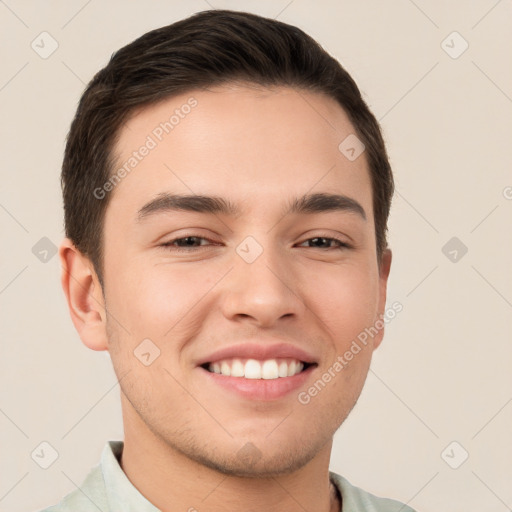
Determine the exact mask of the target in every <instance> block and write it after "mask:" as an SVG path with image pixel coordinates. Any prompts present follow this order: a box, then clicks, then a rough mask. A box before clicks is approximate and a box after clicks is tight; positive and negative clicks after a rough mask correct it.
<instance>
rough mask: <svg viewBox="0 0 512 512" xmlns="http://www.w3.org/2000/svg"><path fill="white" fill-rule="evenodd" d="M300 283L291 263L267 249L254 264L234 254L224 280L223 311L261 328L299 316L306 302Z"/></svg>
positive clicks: (227, 315) (229, 316)
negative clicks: (230, 268) (300, 291)
mask: <svg viewBox="0 0 512 512" xmlns="http://www.w3.org/2000/svg"><path fill="white" fill-rule="evenodd" d="M297 283H298V280H297V277H296V276H294V275H293V272H292V270H291V268H290V266H289V264H287V263H286V261H284V260H283V258H279V257H278V256H277V255H275V254H274V253H272V254H271V251H270V250H268V249H267V250H265V251H263V253H262V254H261V255H260V256H259V257H258V258H257V259H256V261H254V262H252V263H247V262H246V261H244V260H243V259H242V258H240V257H239V256H238V255H236V254H235V262H234V268H233V270H232V271H231V272H230V273H229V274H228V276H227V279H226V280H223V288H224V289H223V293H222V297H223V300H222V312H223V314H224V316H225V317H226V318H228V319H229V320H232V321H241V320H243V319H245V320H246V321H249V322H251V323H253V324H255V325H257V326H259V327H271V326H273V325H275V324H276V322H278V321H279V320H281V319H289V320H291V319H293V318H294V317H295V318H297V317H300V315H301V314H302V313H303V312H304V310H305V304H304V301H303V300H302V297H301V296H300V293H299V289H298V286H297Z"/></svg>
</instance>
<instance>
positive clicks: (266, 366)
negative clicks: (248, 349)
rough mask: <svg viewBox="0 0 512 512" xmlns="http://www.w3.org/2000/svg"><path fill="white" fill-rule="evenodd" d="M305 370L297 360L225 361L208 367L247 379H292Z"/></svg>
mask: <svg viewBox="0 0 512 512" xmlns="http://www.w3.org/2000/svg"><path fill="white" fill-rule="evenodd" d="M303 369H304V363H301V362H300V361H298V360H297V359H267V360H265V361H258V360H256V359H247V360H246V361H244V360H242V359H223V360H222V361H216V362H215V363H210V364H209V365H208V370H209V371H211V372H214V373H220V374H221V375H228V376H231V377H245V378H246V379H277V378H278V377H292V376H293V375H295V374H297V373H300V372H301V371H302V370H303Z"/></svg>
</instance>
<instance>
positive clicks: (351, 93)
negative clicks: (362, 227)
mask: <svg viewBox="0 0 512 512" xmlns="http://www.w3.org/2000/svg"><path fill="white" fill-rule="evenodd" d="M232 81H243V82H251V83H254V84H258V85H262V86H279V85H284V86H290V87H294V88H298V89H303V90H309V91H313V92H318V93H321V94H325V95H327V96H328V97H330V98H333V99H335V100H336V101H337V102H338V103H339V104H340V105H341V107H342V108H343V109H344V110H345V112H346V113H347V115H348V116H349V119H350V121H351V122H352V124H353V125H354V128H355V130H356V134H357V137H358V138H359V139H360V140H361V141H362V142H363V144H364V145H365V147H366V150H365V155H366V159H367V162H368V166H369V171H370V177H371V183H372V192H373V210H374V219H375V235H376V242H377V256H378V259H379V261H380V258H381V256H382V253H383V251H384V249H385V248H386V247H387V236H386V233H387V220H388V216H389V210H390V206H391V199H392V196H393V191H394V183H393V175H392V171H391V166H390V164H389V160H388V156H387V153H386V148H385V145H384V141H383V138H382V134H381V131H380V127H379V124H378V122H377V120H376V119H375V117H374V116H373V114H372V113H371V112H370V110H369V108H368V106H367V105H366V103H365V101H364V100H363V98H362V97H361V93H360V91H359V89H358V87H357V85H356V84H355V82H354V80H353V79H352V78H351V77H350V75H349V74H348V73H347V71H345V69H343V67H342V66H341V65H340V63H339V62H338V61H337V60H336V59H334V58H333V57H331V56H330V55H329V54H328V53H327V52H326V51H325V50H324V49H323V48H322V47H321V46H320V45H319V44H318V43H317V42H316V41H315V40H314V39H312V38H311V37H310V36H308V35H307V34H305V33H304V32H303V31H302V30H300V29H299V28H297V27H294V26H292V25H288V24H286V23H282V22H279V21H276V20H273V19H268V18H264V17H261V16H258V15H255V14H250V13H245V12H237V11H229V10H210V11H203V12H200V13H197V14H195V15H193V16H191V17H189V18H186V19H184V20H181V21H178V22H176V23H173V24H171V25H168V26H166V27H162V28H159V29H156V30H152V31H150V32H148V33H146V34H144V35H143V36H141V37H139V38H138V39H136V40H135V41H133V42H132V43H130V44H128V45H126V46H124V47H123V48H121V49H120V50H118V51H117V52H116V53H114V54H113V55H112V57H111V59H110V61H109V63H108V64H107V66H105V67H104V68H103V69H102V70H100V71H99V72H98V73H96V75H95V76H94V78H93V79H92V80H91V82H90V83H89V84H88V85H87V88H86V89H85V91H84V93H83V95H82V97H81V100H80V103H79V106H78V109H77V112H76V115H75V118H74V120H73V122H72V124H71V128H70V131H69V134H68V137H67V144H66V149H65V154H64V160H63V164H62V175H61V184H62V190H63V196H64V222H65V232H66V236H67V237H68V238H69V239H70V240H71V241H72V242H73V243H74V245H75V246H76V247H77V248H78V250H80V252H81V253H82V254H84V255H86V256H87V257H88V258H89V259H90V260H91V262H92V264H93V266H94V270H95V271H96V274H97V276H98V279H99V281H100V284H101V285H102V286H103V282H104V281H103V224H104V218H105V212H106V208H107V206H108V203H109V199H110V197H111V194H107V195H106V196H105V197H104V198H102V199H98V198H97V197H96V196H95V195H94V194H93V191H94V190H95V189H97V188H98V187H102V185H103V184H104V183H106V182H107V181H108V179H109V178H110V176H111V174H112V172H113V167H114V165H115V161H114V156H113V148H114V146H115V143H116V141H117V137H118V136H119V132H120V128H121V125H122V124H123V122H124V121H125V120H126V119H127V117H128V116H129V115H130V114H131V113H133V112H134V110H135V109H136V108H140V107H143V106H146V105H150V104H153V103H156V102H158V101H161V100H163V99H165V98H168V97H170V96H173V95H178V94H182V93H184V92H187V91H189V90H192V89H198V88H206V87H209V86H213V85H220V84H223V83H227V82H232ZM340 142H341V141H340Z"/></svg>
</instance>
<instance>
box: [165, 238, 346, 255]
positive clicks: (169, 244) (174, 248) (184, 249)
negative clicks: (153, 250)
mask: <svg viewBox="0 0 512 512" xmlns="http://www.w3.org/2000/svg"><path fill="white" fill-rule="evenodd" d="M187 238H196V239H198V240H207V241H208V242H213V240H210V239H208V238H205V237H202V236H196V235H187V236H182V237H179V238H175V239H173V240H169V242H166V243H165V244H162V245H161V247H165V248H167V249H169V250H171V251H174V252H191V251H195V250H197V249H200V248H201V247H206V246H204V245H200V246H189V247H179V246H173V245H172V244H174V243H175V242H178V241H181V240H185V239H187ZM316 239H324V240H328V241H332V242H336V243H338V244H339V245H338V247H327V248H322V247H310V249H323V250H326V251H328V250H333V249H334V250H335V249H339V250H344V249H351V246H350V245H349V244H347V243H346V242H343V241H342V240H340V239H339V238H336V237H327V236H314V237H311V238H308V239H306V240H304V242H309V241H311V240H316ZM304 242H301V243H304ZM214 243H215V242H214Z"/></svg>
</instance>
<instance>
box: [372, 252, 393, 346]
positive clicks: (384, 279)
mask: <svg viewBox="0 0 512 512" xmlns="http://www.w3.org/2000/svg"><path fill="white" fill-rule="evenodd" d="M391 259H392V253H391V249H389V248H386V249H384V251H383V252H382V257H381V260H380V262H379V307H378V317H377V319H376V320H380V319H381V318H382V317H383V316H384V312H385V309H386V294H387V289H388V277H389V271H390V270H391ZM383 337H384V328H382V329H379V333H378V334H377V335H376V336H375V338H374V339H373V348H374V350H375V349H376V348H377V347H378V346H379V345H380V344H381V342H382V338H383Z"/></svg>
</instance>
